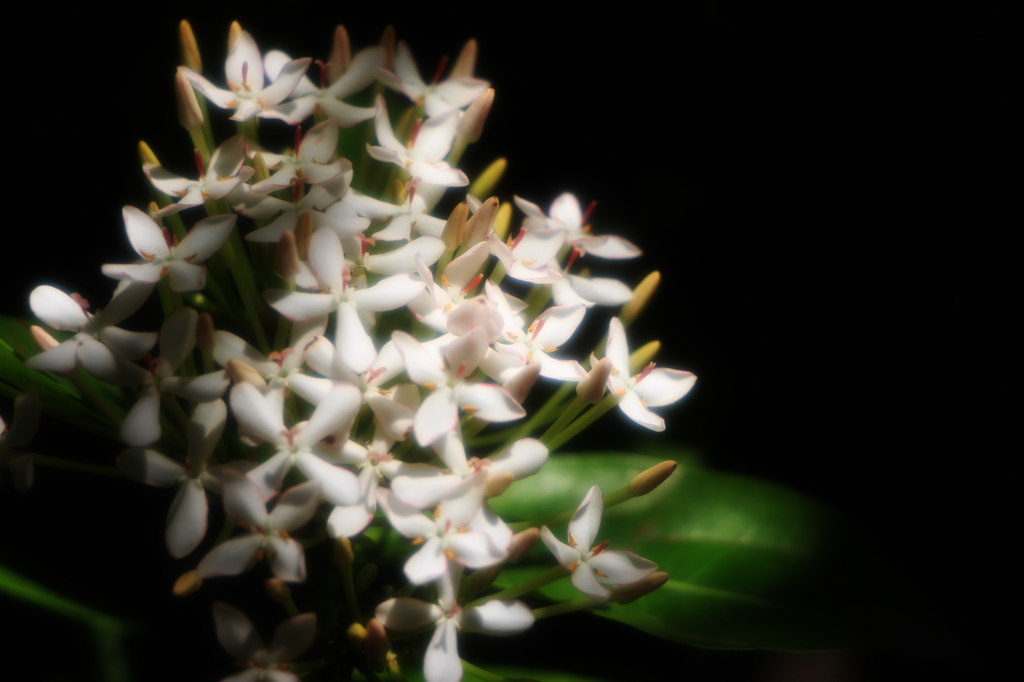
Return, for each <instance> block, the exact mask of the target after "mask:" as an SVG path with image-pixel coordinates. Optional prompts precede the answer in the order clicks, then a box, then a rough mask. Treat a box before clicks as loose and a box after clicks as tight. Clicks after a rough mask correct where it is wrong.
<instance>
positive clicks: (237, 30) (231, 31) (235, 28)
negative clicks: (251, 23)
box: [228, 21, 245, 80]
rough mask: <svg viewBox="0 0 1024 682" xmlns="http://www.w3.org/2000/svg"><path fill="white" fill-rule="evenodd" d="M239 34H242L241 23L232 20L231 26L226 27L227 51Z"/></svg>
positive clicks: (233, 44)
mask: <svg viewBox="0 0 1024 682" xmlns="http://www.w3.org/2000/svg"><path fill="white" fill-rule="evenodd" d="M240 35H242V25H241V24H240V23H238V22H237V21H232V22H231V26H230V27H228V52H231V48H233V47H234V46H235V41H236V40H238V36H240ZM242 80H245V79H244V78H243V79H242Z"/></svg>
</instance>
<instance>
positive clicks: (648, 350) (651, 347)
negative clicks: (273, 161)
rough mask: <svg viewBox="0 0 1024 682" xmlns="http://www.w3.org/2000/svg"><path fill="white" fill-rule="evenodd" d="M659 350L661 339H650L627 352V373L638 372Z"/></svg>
mask: <svg viewBox="0 0 1024 682" xmlns="http://www.w3.org/2000/svg"><path fill="white" fill-rule="evenodd" d="M659 350H661V341H650V342H648V343H645V344H644V345H642V346H640V347H639V348H637V349H636V350H635V351H633V352H632V353H630V354H629V373H630V374H639V373H640V370H642V369H643V368H644V367H646V366H647V363H649V362H650V361H651V360H653V359H654V356H655V355H657V354H658V351H659Z"/></svg>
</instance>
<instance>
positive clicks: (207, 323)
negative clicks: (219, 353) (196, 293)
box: [196, 313, 217, 353]
mask: <svg viewBox="0 0 1024 682" xmlns="http://www.w3.org/2000/svg"><path fill="white" fill-rule="evenodd" d="M196 345H197V346H199V350H200V351H202V352H203V353H212V352H213V349H214V348H216V347H217V332H216V330H214V328H213V317H212V316H211V315H210V313H200V314H199V319H198V320H197V321H196Z"/></svg>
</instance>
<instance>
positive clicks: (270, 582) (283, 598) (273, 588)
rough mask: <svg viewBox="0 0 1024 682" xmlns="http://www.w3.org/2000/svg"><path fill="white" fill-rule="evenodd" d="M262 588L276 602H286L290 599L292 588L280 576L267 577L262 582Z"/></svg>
mask: <svg viewBox="0 0 1024 682" xmlns="http://www.w3.org/2000/svg"><path fill="white" fill-rule="evenodd" d="M263 588H264V589H265V590H266V591H267V594H268V595H270V598H271V599H273V600H274V601H276V602H277V603H278V604H287V603H288V602H290V601H291V600H292V589H291V588H290V587H288V584H287V583H286V582H285V581H283V580H281V579H280V578H267V579H266V581H265V582H264V583H263Z"/></svg>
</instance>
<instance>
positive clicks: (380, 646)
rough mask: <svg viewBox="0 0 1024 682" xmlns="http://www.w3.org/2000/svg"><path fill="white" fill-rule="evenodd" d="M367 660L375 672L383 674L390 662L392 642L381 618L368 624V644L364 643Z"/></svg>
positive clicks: (371, 620)
mask: <svg viewBox="0 0 1024 682" xmlns="http://www.w3.org/2000/svg"><path fill="white" fill-rule="evenodd" d="M364 648H365V650H366V658H367V659H368V660H369V661H370V667H372V668H373V670H374V672H378V673H379V672H383V671H384V667H385V666H386V665H387V662H388V652H389V651H390V650H391V641H390V640H389V639H388V633H387V630H385V629H384V623H382V622H381V620H380V618H376V617H374V618H371V619H370V620H369V622H367V623H366V642H365V643H364Z"/></svg>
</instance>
